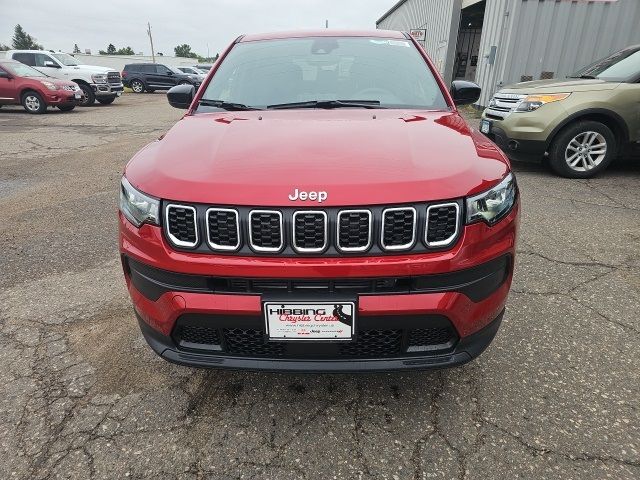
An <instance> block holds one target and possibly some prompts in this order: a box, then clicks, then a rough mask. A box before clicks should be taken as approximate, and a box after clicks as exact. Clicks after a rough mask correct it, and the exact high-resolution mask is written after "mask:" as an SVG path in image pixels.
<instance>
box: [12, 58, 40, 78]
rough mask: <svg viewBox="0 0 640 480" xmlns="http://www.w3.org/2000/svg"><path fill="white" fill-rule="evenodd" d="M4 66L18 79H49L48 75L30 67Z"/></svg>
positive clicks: (16, 64) (21, 65) (14, 64)
mask: <svg viewBox="0 0 640 480" xmlns="http://www.w3.org/2000/svg"><path fill="white" fill-rule="evenodd" d="M2 66H3V67H5V68H6V69H7V70H9V71H10V72H11V73H13V74H14V75H15V76H16V77H48V75H45V74H44V73H42V72H39V71H38V70H36V69H35V68H31V67H30V66H29V65H25V64H23V63H18V62H16V63H3V64H2Z"/></svg>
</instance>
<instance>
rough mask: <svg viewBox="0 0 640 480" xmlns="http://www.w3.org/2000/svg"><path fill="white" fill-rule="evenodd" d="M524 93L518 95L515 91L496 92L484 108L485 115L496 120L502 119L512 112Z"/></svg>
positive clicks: (523, 96)
mask: <svg viewBox="0 0 640 480" xmlns="http://www.w3.org/2000/svg"><path fill="white" fill-rule="evenodd" d="M525 97H526V95H519V94H516V93H500V92H498V93H496V94H495V95H494V96H493V98H492V99H491V101H490V102H489V106H488V107H487V110H486V115H487V117H490V118H494V119H497V120H504V119H505V118H507V117H508V116H509V115H510V114H511V112H513V111H514V110H515V109H516V108H518V106H519V105H520V103H521V102H522V100H523V99H524V98H525Z"/></svg>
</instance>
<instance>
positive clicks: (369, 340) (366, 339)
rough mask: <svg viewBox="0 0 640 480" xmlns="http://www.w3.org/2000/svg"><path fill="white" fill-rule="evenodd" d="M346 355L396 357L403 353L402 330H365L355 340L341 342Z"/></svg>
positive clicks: (343, 354)
mask: <svg viewBox="0 0 640 480" xmlns="http://www.w3.org/2000/svg"><path fill="white" fill-rule="evenodd" d="M338 351H339V352H340V355H341V356H344V357H363V358H366V357H368V358H378V357H394V356H398V355H400V354H401V353H402V330H363V331H362V332H360V333H359V334H358V336H357V337H356V339H355V341H352V342H348V343H346V342H345V343H341V344H339V348H338Z"/></svg>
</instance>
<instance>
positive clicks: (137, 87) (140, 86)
mask: <svg viewBox="0 0 640 480" xmlns="http://www.w3.org/2000/svg"><path fill="white" fill-rule="evenodd" d="M130 86H131V90H133V93H142V92H144V83H142V82H141V81H140V80H132V81H131V84H130Z"/></svg>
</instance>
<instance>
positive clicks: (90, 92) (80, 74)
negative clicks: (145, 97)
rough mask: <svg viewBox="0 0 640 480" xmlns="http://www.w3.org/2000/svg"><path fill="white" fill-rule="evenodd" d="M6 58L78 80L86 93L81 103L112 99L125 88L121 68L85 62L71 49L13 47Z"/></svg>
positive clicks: (52, 74) (45, 71) (106, 102)
mask: <svg viewBox="0 0 640 480" xmlns="http://www.w3.org/2000/svg"><path fill="white" fill-rule="evenodd" d="M6 58H10V59H12V60H16V61H18V62H21V63H24V64H26V65H29V66H30V67H33V68H35V69H37V70H40V71H41V72H42V73H44V74H46V75H49V76H51V77H55V78H60V79H62V80H71V81H72V82H76V83H77V84H78V85H79V86H80V88H81V89H82V92H83V93H84V97H83V99H82V102H81V103H80V105H82V106H88V105H93V103H94V102H95V101H96V100H98V102H100V103H102V104H109V103H112V102H113V101H114V100H115V99H116V98H117V97H119V96H120V95H122V92H123V91H124V87H123V86H122V78H121V77H120V72H118V71H117V70H114V69H113V68H106V67H98V66H96V65H82V64H81V63H80V62H78V60H76V59H75V58H74V57H72V56H71V55H69V54H67V53H62V52H56V53H52V52H47V51H44V50H9V51H8V52H7V53H6Z"/></svg>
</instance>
